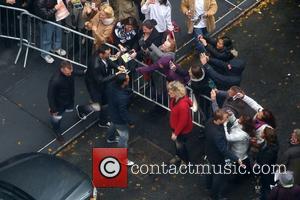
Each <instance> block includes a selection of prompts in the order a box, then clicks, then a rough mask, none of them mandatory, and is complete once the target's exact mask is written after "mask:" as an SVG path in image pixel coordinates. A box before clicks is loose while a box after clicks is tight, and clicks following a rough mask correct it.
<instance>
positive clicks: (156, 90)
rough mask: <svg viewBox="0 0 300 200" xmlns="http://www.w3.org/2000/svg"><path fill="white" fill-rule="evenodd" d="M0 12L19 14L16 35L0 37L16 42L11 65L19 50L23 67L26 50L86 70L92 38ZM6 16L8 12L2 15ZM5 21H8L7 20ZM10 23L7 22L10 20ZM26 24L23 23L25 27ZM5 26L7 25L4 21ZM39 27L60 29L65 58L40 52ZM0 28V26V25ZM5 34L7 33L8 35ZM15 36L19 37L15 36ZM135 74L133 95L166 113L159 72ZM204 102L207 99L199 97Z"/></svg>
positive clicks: (163, 78) (198, 115)
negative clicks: (145, 77) (31, 50)
mask: <svg viewBox="0 0 300 200" xmlns="http://www.w3.org/2000/svg"><path fill="white" fill-rule="evenodd" d="M0 7H1V9H2V8H4V9H6V10H9V9H11V10H13V11H14V12H19V13H18V14H19V15H17V14H16V15H15V17H17V19H18V20H19V23H14V24H13V25H14V26H13V27H15V28H14V30H15V29H17V28H16V27H19V33H18V31H16V32H14V34H13V35H8V34H7V35H2V32H1V35H0V37H6V38H10V39H15V40H19V51H18V54H17V57H16V60H15V63H17V61H18V59H19V58H20V55H21V52H22V50H23V47H25V48H26V52H25V58H24V64H23V66H24V67H26V63H27V59H28V51H29V49H34V50H37V51H39V52H40V53H47V54H49V55H51V56H53V57H57V58H59V59H62V60H66V61H69V62H71V63H73V64H75V65H78V66H80V67H84V68H87V65H88V60H89V57H90V54H91V53H92V48H93V44H94V38H93V37H90V36H88V35H86V34H83V33H80V32H78V31H75V30H73V29H70V28H67V27H65V26H63V25H60V24H57V23H54V22H51V21H47V20H43V19H41V18H40V17H38V16H36V15H33V14H31V13H29V12H27V11H26V10H24V9H18V8H14V7H8V6H2V5H0ZM6 12H8V11H6ZM7 20H9V19H7ZM10 20H11V19H10ZM25 22H26V23H25ZM7 23H8V24H9V21H7ZM42 23H47V24H48V25H52V26H54V27H56V28H59V29H61V31H62V32H63V39H62V41H63V44H62V48H63V49H65V50H66V52H67V55H66V56H65V57H63V56H59V55H57V54H55V53H52V52H47V51H45V50H43V49H41V48H40V41H39V39H40V30H39V26H41V24H42ZM1 25H2V24H1ZM8 33H9V32H8ZM18 34H19V35H18ZM106 45H108V46H110V47H111V48H113V49H115V50H117V51H119V48H117V47H116V46H114V45H112V44H108V43H106ZM135 61H136V62H137V63H138V64H140V65H143V66H147V65H146V64H144V63H142V62H140V61H138V60H136V59H135ZM137 74H138V73H136V74H135V76H137V77H134V79H133V80H132V81H131V88H132V90H133V92H134V93H135V94H137V95H139V96H141V97H143V98H144V99H147V100H149V101H151V102H153V103H155V104H157V105H159V106H160V107H162V108H164V109H166V110H170V109H169V96H168V93H167V88H166V86H167V82H168V81H167V79H166V76H165V75H164V74H162V73H160V72H159V71H154V72H152V77H151V78H150V79H149V80H147V81H146V80H145V79H144V76H143V75H140V74H138V75H137ZM186 88H187V91H188V95H189V97H190V98H191V99H192V100H193V101H196V99H195V96H194V94H193V90H192V89H191V88H189V87H188V86H187V87H186ZM203 98H207V99H209V98H208V97H205V96H204V97H203ZM199 109H200V108H198V110H197V111H196V112H192V117H193V123H194V124H195V125H197V126H199V127H204V126H203V125H202V124H201V112H200V110H199Z"/></svg>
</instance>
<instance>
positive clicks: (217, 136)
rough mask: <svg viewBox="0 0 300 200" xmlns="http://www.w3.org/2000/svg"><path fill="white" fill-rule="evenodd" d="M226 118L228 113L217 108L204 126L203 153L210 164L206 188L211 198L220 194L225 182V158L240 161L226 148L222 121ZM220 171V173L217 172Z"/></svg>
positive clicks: (215, 197)
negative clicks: (209, 191) (204, 141)
mask: <svg viewBox="0 0 300 200" xmlns="http://www.w3.org/2000/svg"><path fill="white" fill-rule="evenodd" d="M227 120H228V113H227V112H225V111H223V110H221V109H219V110H216V112H215V113H214V116H213V118H212V119H210V120H209V121H208V122H207V124H206V126H205V136H206V144H205V153H206V156H207V160H208V162H209V165H210V168H209V169H210V174H208V175H207V188H208V189H211V194H212V197H213V199H218V198H220V196H221V193H222V189H223V187H224V186H225V183H226V176H225V175H224V166H225V160H227V159H229V160H230V161H231V162H238V163H239V164H240V165H242V161H241V160H240V159H239V158H238V157H236V156H235V155H234V154H233V153H232V152H230V151H229V150H228V142H227V140H226V137H225V131H224V123H225V122H226V121H227ZM220 171H221V173H219V172H220Z"/></svg>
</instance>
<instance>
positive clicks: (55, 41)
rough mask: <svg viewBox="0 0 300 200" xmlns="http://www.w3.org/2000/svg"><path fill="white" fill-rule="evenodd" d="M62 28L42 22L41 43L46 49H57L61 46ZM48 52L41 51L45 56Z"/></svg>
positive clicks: (42, 47)
mask: <svg viewBox="0 0 300 200" xmlns="http://www.w3.org/2000/svg"><path fill="white" fill-rule="evenodd" d="M61 44H62V30H61V29H60V28H59V27H57V26H54V25H52V24H48V23H43V22H40V45H41V49H43V50H45V51H48V52H49V51H50V50H57V49H60V48H61ZM46 55H47V53H41V56H42V57H45V56H46Z"/></svg>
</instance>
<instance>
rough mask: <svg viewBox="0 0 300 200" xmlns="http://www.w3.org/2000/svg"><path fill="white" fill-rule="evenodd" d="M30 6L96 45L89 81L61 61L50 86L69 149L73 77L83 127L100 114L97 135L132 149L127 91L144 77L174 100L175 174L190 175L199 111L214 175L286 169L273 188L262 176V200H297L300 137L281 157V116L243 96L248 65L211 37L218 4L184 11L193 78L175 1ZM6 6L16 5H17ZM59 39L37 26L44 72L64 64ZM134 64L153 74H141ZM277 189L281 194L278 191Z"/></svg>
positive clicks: (204, 0)
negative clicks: (224, 170) (179, 47)
mask: <svg viewBox="0 0 300 200" xmlns="http://www.w3.org/2000/svg"><path fill="white" fill-rule="evenodd" d="M30 2H31V1H23V2H22V3H20V2H19V4H20V5H18V6H21V7H22V6H23V7H25V6H27V8H28V9H29V10H31V11H32V12H34V13H35V14H36V15H38V16H39V17H41V18H43V19H46V20H50V21H54V22H56V23H62V24H64V25H66V26H69V27H72V28H74V29H76V30H77V31H80V32H83V33H85V34H90V35H92V36H93V37H94V39H95V42H94V45H93V47H92V48H91V51H92V52H93V56H92V57H91V58H90V60H89V61H90V62H89V64H88V68H87V70H86V71H83V72H79V73H78V72H77V73H74V71H73V67H72V64H71V63H69V62H66V61H63V62H62V63H61V64H60V68H59V70H58V71H57V72H56V73H55V74H53V76H52V77H51V80H50V81H49V87H48V101H49V107H50V109H49V112H50V115H51V124H52V126H53V129H54V132H55V133H56V136H57V139H58V140H59V141H63V137H62V136H61V130H60V122H61V119H62V116H63V113H64V112H69V111H72V110H73V107H74V93H75V88H74V76H75V75H79V76H84V80H85V83H86V86H87V90H88V92H89V94H90V102H89V103H87V104H86V105H77V106H76V112H77V115H78V117H79V118H80V119H82V120H84V119H86V118H87V116H88V114H89V113H90V112H92V111H93V112H98V113H99V126H100V127H102V128H103V127H104V128H108V131H107V137H106V141H107V142H108V143H117V145H118V147H125V148H127V147H128V139H129V128H133V127H134V121H133V120H132V117H131V116H130V113H129V112H128V105H129V104H130V98H131V96H132V92H131V90H130V89H129V87H128V85H129V83H130V81H131V80H130V79H132V78H133V77H134V74H135V73H141V74H143V75H144V77H145V80H148V79H151V80H153V84H154V87H156V88H161V91H160V92H161V93H164V92H167V93H168V95H169V97H170V104H169V105H170V110H171V112H170V128H171V134H170V137H171V140H172V141H174V144H175V149H176V153H175V156H174V158H172V160H170V164H176V165H185V164H188V163H189V162H190V161H191V160H190V158H189V153H188V151H187V147H186V143H187V140H188V138H189V134H190V133H191V132H192V130H193V122H192V114H191V112H193V110H194V109H195V106H194V105H195V104H196V105H197V106H196V107H198V109H199V110H200V112H201V114H202V119H203V122H204V123H205V130H204V132H205V136H206V137H205V144H206V145H205V154H206V162H207V163H208V164H209V165H210V166H212V165H220V166H222V167H225V165H227V164H228V163H231V165H236V166H240V167H242V168H244V169H246V170H247V171H249V172H251V170H250V169H251V168H252V167H253V166H255V165H261V166H262V165H264V164H268V165H272V164H276V163H279V164H284V165H285V166H286V167H287V169H288V171H287V172H286V173H284V174H279V175H278V176H277V177H276V178H274V174H270V173H269V174H262V173H261V174H259V175H258V179H259V182H260V188H261V189H260V197H261V199H291V200H293V199H295V200H296V199H299V198H300V191H299V190H300V189H299V186H297V185H299V184H300V129H295V130H293V131H292V134H291V138H290V147H289V148H288V149H287V150H286V151H285V152H284V154H283V155H282V156H279V157H278V152H279V143H278V133H277V126H276V120H275V116H274V115H273V113H272V112H271V111H270V110H269V109H267V108H264V107H262V106H261V105H260V104H259V103H257V102H256V101H255V100H254V99H252V98H251V97H250V96H248V95H247V94H246V92H245V91H244V90H243V89H242V88H240V87H239V86H240V84H241V76H242V73H243V71H244V69H245V62H244V61H243V60H242V59H240V58H239V57H238V52H237V51H236V50H235V49H234V46H233V42H232V40H231V39H230V38H229V37H227V36H222V37H218V38H211V37H209V36H208V33H210V32H212V31H213V30H214V29H215V19H214V15H215V13H216V12H217V9H218V6H217V2H216V1H215V0H182V1H181V12H182V14H183V15H184V16H185V17H186V22H187V29H188V33H190V34H193V36H194V38H195V54H196V56H197V57H198V58H199V61H200V64H197V65H192V66H191V67H190V68H189V69H185V68H182V67H181V66H180V65H179V64H178V63H176V61H175V51H176V39H175V34H174V32H176V31H178V30H177V29H178V27H176V26H177V25H176V23H174V21H173V20H172V9H171V3H172V2H171V1H168V0H146V1H144V0H143V1H135V0H132V1H130V0H112V1H110V4H108V3H106V2H101V1H99V0H91V1H88V0H81V1H72V0H69V1H68V0H37V1H36V4H35V5H34V6H33V5H32V3H30ZM4 3H6V4H10V5H14V4H15V3H16V1H14V0H6V1H5V2H4ZM31 6H32V7H31ZM30 7H31V8H30ZM61 31H62V30H61V29H59V28H58V27H55V26H53V25H51V24H48V23H41V24H40V33H41V34H40V40H41V43H40V45H41V49H43V50H45V52H43V53H42V54H41V56H42V58H43V59H44V60H45V61H46V62H47V63H53V62H54V59H53V58H52V57H51V56H50V55H49V54H47V52H50V51H53V52H55V53H57V54H59V55H61V56H65V55H66V51H65V50H64V49H63V48H62V46H61V44H62V40H63V37H62V32H61ZM54 36H55V37H54ZM105 43H110V44H113V45H115V46H117V47H118V48H119V49H120V51H119V52H117V53H116V54H114V55H112V52H111V49H110V47H108V46H107V45H105ZM124 55H127V56H124ZM135 59H137V60H139V61H141V62H144V63H146V64H147V66H139V64H138V63H137V62H135V61H134V60H135ZM155 70H158V71H160V72H161V73H163V74H164V75H165V76H166V78H167V81H168V84H167V86H165V85H163V86H162V85H159V84H160V81H159V80H158V79H159V78H158V77H155V74H154V73H152V72H153V71H155ZM187 85H188V86H189V87H191V88H192V90H193V93H194V95H195V97H196V98H195V101H194V102H192V101H191V99H190V98H189V97H188V94H187V90H186V86H187ZM202 95H205V96H209V97H210V99H211V100H208V99H206V98H203V97H202ZM87 102H88V100H87ZM128 164H129V165H132V164H133V162H132V161H129V162H128ZM249 174H250V175H247V176H246V175H241V174H239V175H238V177H234V178H233V179H234V181H241V180H243V179H247V178H249V176H253V174H252V173H249ZM229 179H231V177H229V176H228V175H224V174H221V175H220V174H216V173H212V174H211V175H209V176H207V188H208V189H210V191H211V196H212V198H213V199H221V198H222V195H223V190H224V186H226V183H227V182H228V181H232V180H229ZM276 182H277V185H276ZM271 185H273V186H275V187H274V188H273V189H272V190H271V187H270V186H271Z"/></svg>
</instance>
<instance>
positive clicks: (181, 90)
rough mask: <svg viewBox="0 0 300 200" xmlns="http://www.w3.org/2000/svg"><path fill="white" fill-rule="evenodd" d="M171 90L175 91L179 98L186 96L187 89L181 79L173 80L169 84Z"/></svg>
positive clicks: (168, 87)
mask: <svg viewBox="0 0 300 200" xmlns="http://www.w3.org/2000/svg"><path fill="white" fill-rule="evenodd" d="M167 89H168V90H169V91H172V92H174V94H175V95H176V97H177V98H181V97H184V96H185V95H186V89H185V87H184V85H183V84H182V83H180V82H179V81H172V82H170V83H169V84H168V85H167Z"/></svg>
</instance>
